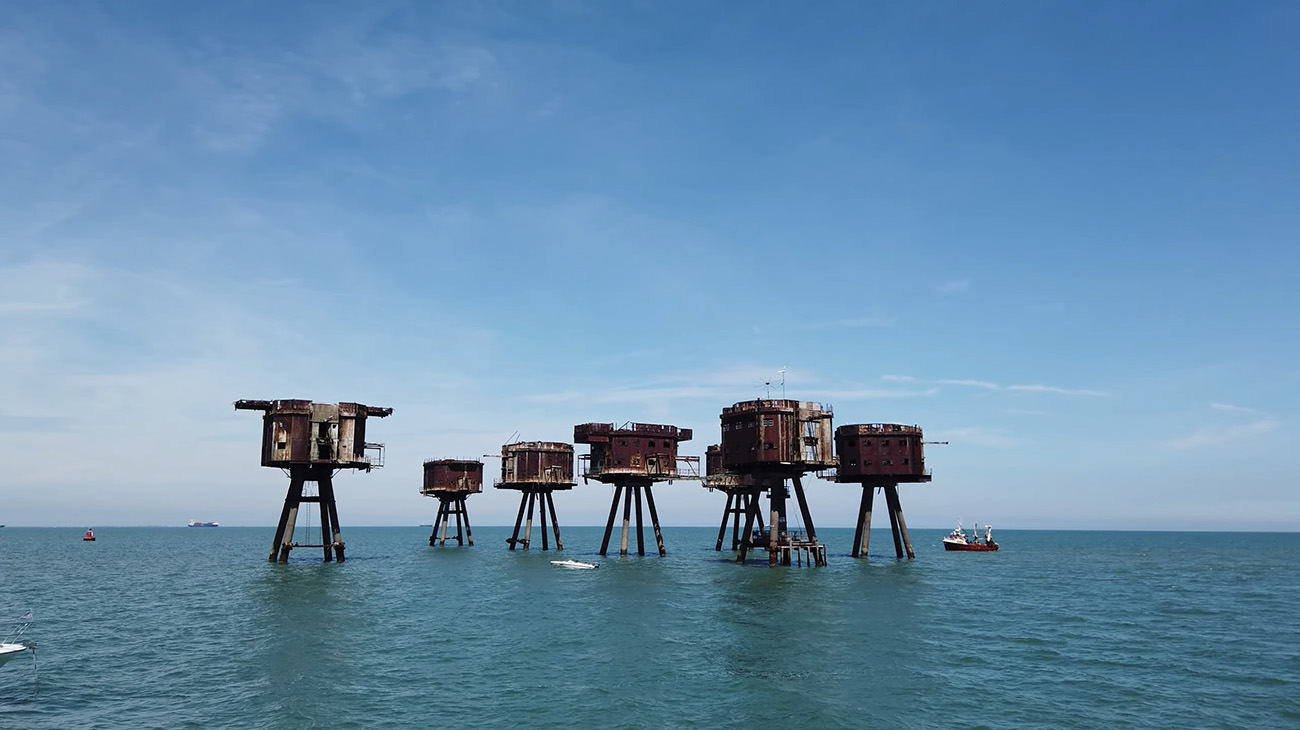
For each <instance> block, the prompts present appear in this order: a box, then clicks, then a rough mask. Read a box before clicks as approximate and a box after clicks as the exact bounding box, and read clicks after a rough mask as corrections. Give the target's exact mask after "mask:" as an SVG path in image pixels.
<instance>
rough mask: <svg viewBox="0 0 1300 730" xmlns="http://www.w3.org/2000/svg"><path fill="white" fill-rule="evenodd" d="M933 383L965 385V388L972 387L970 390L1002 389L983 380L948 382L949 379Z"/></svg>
mask: <svg viewBox="0 0 1300 730" xmlns="http://www.w3.org/2000/svg"><path fill="white" fill-rule="evenodd" d="M935 382H937V383H939V384H940V385H966V386H970V387H972V388H984V389H986V390H1001V389H1002V386H1000V385H998V384H997V383H990V382H988V381H985V380H949V379H944V380H938V381H935Z"/></svg>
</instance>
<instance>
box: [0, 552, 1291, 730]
mask: <svg viewBox="0 0 1300 730" xmlns="http://www.w3.org/2000/svg"><path fill="white" fill-rule="evenodd" d="M83 531H84V528H81V529H77V528H69V529H56V528H14V527H6V528H4V529H3V530H0V577H2V578H3V582H2V583H0V586H2V587H0V613H5V614H10V615H16V614H18V613H20V612H22V611H24V610H26V609H28V608H30V609H32V610H33V611H34V612H35V614H36V617H37V619H38V623H37V624H36V625H35V626H34V627H33V628H32V630H31V631H30V632H29V637H30V638H32V639H34V640H35V641H37V643H38V645H39V647H38V654H37V660H36V667H35V670H33V667H32V663H31V662H30V661H28V660H18V661H14V662H10V663H9V664H7V665H5V666H4V667H0V727H14V728H72V727H75V728H142V727H158V728H184V727H196V728H197V727H204V728H210V727H253V728H310V727H322V728H326V727H328V728H413V727H434V726H438V725H444V724H452V725H455V726H457V727H464V728H473V727H504V726H507V725H518V726H528V727H596V726H600V727H611V728H664V727H668V728H673V727H697V728H715V727H741V726H747V725H748V726H758V725H762V726H764V727H778V728H784V727H812V728H861V727H880V728H934V727H939V726H945V727H988V728H1031V727H1041V728H1065V727H1070V728H1073V727H1079V728H1083V727H1087V728H1099V727H1106V728H1115V727H1134V728H1154V727H1180V728H1181V727H1186V726H1188V725H1189V724H1191V725H1194V726H1197V727H1216V728H1218V727H1223V728H1229V727H1233V728H1235V727H1250V728H1296V727H1300V577H1298V576H1297V568H1296V566H1297V565H1298V564H1300V534H1233V533H1140V532H1111V533H1107V532H1022V531H1009V530H1004V531H1000V532H999V533H998V535H997V536H996V537H997V539H998V540H999V542H1001V543H1002V546H1003V549H1002V550H1001V551H1000V552H998V553H996V554H956V553H953V554H948V553H944V552H943V550H942V548H941V546H940V539H941V537H942V535H943V531H937V530H913V531H912V538H913V542H914V544H915V546H916V548H917V559H916V560H914V561H897V560H895V559H894V558H893V557H892V543H890V541H889V539H888V534H887V533H888V530H887V529H885V530H875V531H873V532H875V533H876V534H875V535H874V537H875V541H874V543H873V545H874V546H875V548H876V549H877V550H879V551H881V552H880V554H879V555H876V554H874V551H873V556H872V557H871V559H869V560H866V561H862V560H855V559H853V558H850V557H847V555H846V554H845V553H847V551H848V546H849V542H850V541H851V539H852V531H851V530H835V529H828V530H822V531H821V537H822V538H823V541H825V542H827V543H828V544H829V545H830V546H831V552H830V565H829V567H826V568H817V569H809V568H798V567H793V568H774V569H769V568H768V567H767V566H766V562H765V553H762V552H760V553H758V555H759V556H760V558H759V560H757V561H755V562H753V563H752V564H751V565H747V566H738V565H735V564H734V563H733V562H732V561H731V559H730V558H731V554H729V553H716V552H714V551H713V542H714V538H715V536H716V529H709V528H676V529H674V528H668V529H666V530H665V540H666V542H667V545H668V550H669V555H668V557H667V558H662V559H661V558H658V557H645V558H637V557H632V558H626V559H619V558H599V557H597V556H596V555H595V553H596V550H597V549H598V546H599V543H600V532H601V531H600V530H599V529H597V528H569V529H567V530H565V531H564V541H565V550H564V551H562V552H560V553H556V552H554V551H551V552H542V551H540V550H534V551H531V552H522V551H518V552H513V553H512V552H509V551H508V550H506V549H505V542H504V538H505V537H506V536H507V534H508V530H506V529H505V528H476V530H475V538H476V542H477V543H478V544H477V545H476V546H475V547H473V548H468V547H465V548H454V547H445V548H430V547H429V546H428V533H429V528H416V527H411V528H396V527H390V528H349V529H345V532H344V536H345V538H346V539H347V542H348V560H347V562H346V563H343V564H323V563H321V562H320V558H319V553H318V552H316V551H312V550H306V549H300V550H297V551H295V557H294V561H293V562H291V563H290V564H288V565H275V564H269V563H267V562H265V557H266V554H267V552H268V551H269V548H270V542H271V538H272V536H273V532H274V530H273V529H272V528H228V527H221V528H216V529H187V528H110V527H104V528H100V529H97V530H96V535H97V536H98V538H99V539H98V540H97V541H96V542H94V543H83V542H82V541H81V533H82V532H83ZM556 558H577V559H589V560H597V561H599V562H600V563H601V567H600V569H599V570H595V571H564V570H559V569H556V568H553V567H552V566H551V565H550V564H549V562H548V561H550V560H552V559H556Z"/></svg>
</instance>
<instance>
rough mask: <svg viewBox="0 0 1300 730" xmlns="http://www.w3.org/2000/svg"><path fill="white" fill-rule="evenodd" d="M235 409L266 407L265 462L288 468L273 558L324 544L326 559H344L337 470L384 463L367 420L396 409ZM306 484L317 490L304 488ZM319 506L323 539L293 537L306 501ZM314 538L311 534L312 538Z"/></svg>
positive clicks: (270, 405) (297, 403) (244, 404)
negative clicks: (370, 437)
mask: <svg viewBox="0 0 1300 730" xmlns="http://www.w3.org/2000/svg"><path fill="white" fill-rule="evenodd" d="M235 409H236V410H242V411H262V413H263V414H265V415H263V416H262V466H270V467H276V468H279V469H284V470H287V471H288V474H289V491H288V493H286V494H285V497H284V509H283V510H281V512H280V522H279V524H278V525H277V526H276V528H275V540H274V541H273V542H272V543H271V554H270V556H269V557H268V558H267V559H268V560H270V561H271V562H275V561H276V560H279V562H281V563H287V562H289V552H290V551H291V550H292V549H293V548H296V547H309V548H321V549H322V550H323V551H324V558H325V562H327V563H328V562H330V561H331V560H334V559H335V558H336V557H337V559H338V561H339V562H340V563H341V562H343V555H344V554H343V548H344V544H343V533H342V530H341V529H340V527H339V514H338V508H337V506H336V505H335V502H334V474H335V473H336V472H338V471H341V470H343V469H364V470H365V471H370V470H371V469H373V468H376V467H380V466H383V463H384V457H383V454H384V445H383V444H378V443H370V442H367V441H366V419H367V418H369V417H371V416H374V417H376V418H384V417H386V416H389V415H391V414H392V412H393V409H392V408H378V407H375V406H365V405H361V404H360V403H338V404H330V403H313V402H311V401H309V400H239V401H235ZM308 483H314V484H315V485H316V487H317V489H316V494H315V495H311V494H309V493H307V492H306V491H305V490H304V487H305V486H306V485H307V484H308ZM312 502H315V503H317V504H318V505H319V507H320V510H319V511H320V542H319V543H298V542H294V540H293V531H294V525H295V523H296V522H297V520H298V511H299V509H300V508H301V506H302V505H303V503H308V504H310V503H312ZM308 539H310V537H308Z"/></svg>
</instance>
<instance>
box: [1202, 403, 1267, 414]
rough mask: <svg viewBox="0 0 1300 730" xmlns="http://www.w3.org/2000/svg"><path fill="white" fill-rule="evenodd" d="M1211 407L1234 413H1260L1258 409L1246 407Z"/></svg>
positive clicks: (1227, 405)
mask: <svg viewBox="0 0 1300 730" xmlns="http://www.w3.org/2000/svg"><path fill="white" fill-rule="evenodd" d="M1210 407H1211V408H1213V409H1215V410H1218V411H1231V412H1233V413H1259V411H1258V410H1257V409H1254V408H1247V407H1245V406H1234V405H1231V404H1229V403H1211V404H1210Z"/></svg>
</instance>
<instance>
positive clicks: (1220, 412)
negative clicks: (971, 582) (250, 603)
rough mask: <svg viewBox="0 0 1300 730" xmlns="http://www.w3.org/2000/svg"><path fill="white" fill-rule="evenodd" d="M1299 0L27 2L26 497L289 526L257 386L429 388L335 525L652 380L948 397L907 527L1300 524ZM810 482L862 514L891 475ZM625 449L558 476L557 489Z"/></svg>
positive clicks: (704, 426)
mask: <svg viewBox="0 0 1300 730" xmlns="http://www.w3.org/2000/svg"><path fill="white" fill-rule="evenodd" d="M1298 32H1300V5H1297V4H1295V3H1291V2H1254V3H1246V4H1240V3H1227V2H1196V1H1190V2H1131V1H1127V0H1126V1H1124V2H1105V1H1094V0H1089V1H1087V2H1068V1H1063V2H1053V3H1014V2H1007V3H1001V2H991V1H990V2H955V1H953V2H943V1H937V2H908V3H902V2H824V3H815V4H806V3H793V2H763V1H759V2H745V3H735V2H684V1H680V2H678V1H664V2H636V1H631V0H630V1H628V2H584V1H581V0H555V1H553V2H543V1H540V0H539V1H521V2H491V1H482V2H453V3H434V2H410V3H396V2H329V1H326V2H289V1H286V2H276V3H265V2H243V3H241V2H230V3H218V4H203V3H197V4H196V3H188V4H177V3H171V2H138V1H130V0H128V1H127V2H105V3H93V2H77V1H75V0H74V1H71V2H64V3H46V2H36V1H28V0H17V1H15V2H7V3H5V11H4V13H2V14H0V69H3V73H0V444H3V445H0V462H2V463H3V467H0V523H5V524H8V525H33V526H36V525H52V526H62V525H68V526H74V525H75V526H85V525H96V526H101V525H182V524H185V522H186V521H187V520H190V519H200V520H217V521H220V522H221V523H222V524H227V525H273V524H274V523H275V521H276V519H277V518H278V517H279V511H280V507H281V504H282V503H283V500H284V492H285V489H286V488H287V486H288V480H287V479H286V478H285V476H284V475H283V474H282V473H281V472H279V471H278V470H275V469H267V468H263V467H260V466H259V447H260V438H261V435H260V434H261V422H260V418H259V415H260V414H257V413H255V412H254V413H250V412H245V411H236V410H234V408H233V407H232V403H233V401H235V400H237V399H241V398H251V399H280V398H303V399H310V400H314V401H317V402H327V403H334V402H340V401H353V402H360V403H365V404H369V405H373V406H384V407H392V408H393V409H394V413H393V415H392V416H390V417H388V418H385V419H382V420H379V419H376V420H372V421H371V422H370V424H369V434H368V437H369V439H370V440H375V441H382V442H384V443H385V444H386V465H385V467H384V468H382V469H378V470H375V471H372V472H370V473H360V472H348V473H343V474H341V475H339V476H338V477H337V478H336V479H335V487H336V491H337V494H338V510H339V515H340V521H341V523H342V526H343V528H344V534H345V535H346V529H347V527H348V526H349V525H413V524H420V523H432V522H433V518H434V516H435V513H436V509H437V502H436V501H435V500H433V499H430V498H426V497H423V496H421V495H420V493H419V490H420V484H421V478H422V466H421V465H422V463H423V461H425V460H427V459H440V458H471V459H472V458H480V457H482V456H483V455H485V454H499V453H500V450H501V445H502V444H504V443H507V442H510V441H513V440H517V439H522V440H539V441H567V442H571V441H572V438H573V426H574V425H575V424H579V423H587V422H607V423H619V424H621V423H624V422H627V421H635V422H642V423H664V424H672V425H676V426H680V427H683V428H691V429H693V430H694V439H693V440H692V441H689V442H686V443H684V444H682V453H683V454H685V455H697V456H702V455H703V454H704V452H705V448H706V447H707V446H708V445H709V444H713V443H717V442H718V441H719V439H720V428H719V414H720V413H721V411H722V409H723V408H725V407H728V406H731V405H732V404H734V403H736V402H739V401H745V400H752V399H755V398H762V397H767V396H769V395H770V396H771V397H786V398H791V399H797V400H806V401H816V402H820V403H825V404H827V405H829V406H831V407H833V409H834V413H835V418H834V425H836V426H839V425H844V424H852V423H877V422H886V423H903V424H909V425H912V424H914V425H918V426H920V427H921V428H923V429H924V431H925V437H926V439H927V440H932V441H947V442H948V443H947V444H946V445H931V446H930V447H928V449H927V452H926V460H927V464H928V466H929V467H930V469H931V470H932V471H933V481H932V482H931V483H929V484H921V485H904V486H903V487H901V488H900V491H901V494H902V505H903V509H904V513H905V515H906V517H907V520H908V524H909V526H912V527H922V528H939V527H943V528H946V527H950V526H951V525H952V524H953V523H955V521H956V520H957V519H962V520H964V521H965V523H966V525H967V526H969V525H970V524H971V523H972V522H980V523H993V524H994V525H996V526H997V527H999V528H1004V529H1157V530H1283V531H1295V530H1297V529H1300V495H1298V494H1297V489H1296V487H1297V481H1298V477H1297V474H1300V449H1297V448H1296V444H1297V443H1298V440H1297V436H1298V429H1297V420H1298V419H1300V366H1298V365H1297V363H1300V346H1298V345H1297V335H1298V334H1300V294H1297V291H1298V288H1297V277H1298V275H1300V245H1298V243H1300V242H1298V241H1297V231H1300V205H1297V203H1300V200H1298V199H1297V198H1298V197H1300V195H1298V193H1300V135H1297V134H1296V130H1297V129H1300V95H1297V94H1296V93H1295V90H1296V89H1297V88H1300V56H1297V54H1296V53H1295V45H1294V40H1295V37H1296V35H1297V33H1298ZM781 371H784V372H781ZM585 450H586V447H585V446H581V445H580V446H578V453H579V454H581V453H585ZM483 460H484V462H485V463H486V464H487V466H486V471H487V473H488V476H489V477H493V476H497V475H498V474H499V469H500V466H499V463H500V462H499V460H494V459H492V458H485V459H483ZM805 486H806V488H807V491H808V499H809V502H810V507H811V511H812V515H813V519H814V520H815V521H816V523H817V526H818V527H821V526H828V527H846V526H850V525H852V523H853V520H854V518H855V516H856V508H857V504H858V500H859V497H860V490H859V488H858V487H856V486H853V485H837V484H833V483H830V482H826V481H824V480H821V479H816V478H813V477H811V476H810V477H809V478H808V479H807V480H806V484H805ZM611 494H612V488H611V487H608V486H605V485H600V484H596V483H594V482H593V483H591V484H587V485H584V484H581V483H579V485H578V486H577V487H575V488H574V489H573V490H572V491H568V492H560V493H557V495H556V499H555V502H556V508H557V511H558V513H559V518H560V524H561V526H562V527H563V526H567V525H595V524H603V523H604V519H605V515H606V512H607V510H608V508H609V500H610V497H611ZM656 501H657V503H658V507H659V514H660V518H661V519H662V521H663V522H664V524H667V525H717V524H718V522H719V520H720V519H721V516H722V510H723V506H724V504H725V496H724V495H723V494H722V493H720V492H709V491H707V490H705V489H703V488H701V486H700V485H699V484H698V483H691V482H688V481H677V482H675V483H674V484H673V485H671V486H669V485H662V486H660V487H658V488H656ZM517 508H518V493H516V492H508V491H503V490H494V489H492V488H491V487H490V486H489V487H488V488H487V489H485V490H484V493H483V494H481V495H476V496H474V497H472V498H471V499H470V501H469V511H470V517H471V519H472V520H473V522H474V524H475V525H502V524H512V522H513V517H514V514H515V511H516V510H517ZM877 517H878V519H877V526H880V524H881V522H880V520H882V519H883V515H878V516H877ZM883 524H887V522H886V523H883Z"/></svg>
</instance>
